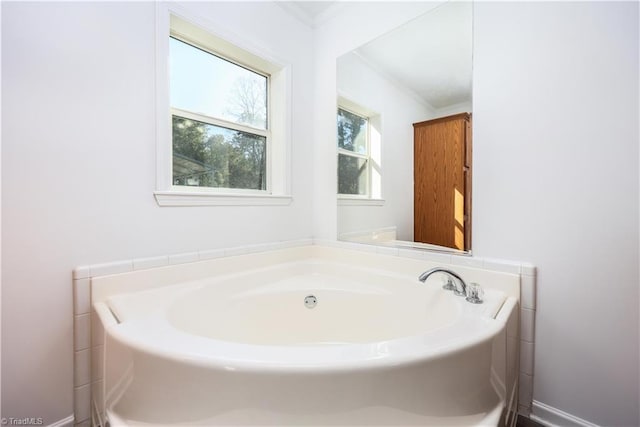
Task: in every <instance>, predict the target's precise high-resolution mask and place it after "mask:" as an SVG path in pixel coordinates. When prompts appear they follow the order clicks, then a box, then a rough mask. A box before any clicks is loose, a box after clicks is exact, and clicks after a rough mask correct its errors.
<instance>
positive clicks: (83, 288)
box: [73, 278, 91, 314]
mask: <svg viewBox="0 0 640 427" xmlns="http://www.w3.org/2000/svg"><path fill="white" fill-rule="evenodd" d="M90 311H91V285H90V283H89V278H84V279H75V280H74V281H73V314H85V313H89V312H90Z"/></svg>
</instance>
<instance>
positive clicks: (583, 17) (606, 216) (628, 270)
mask: <svg viewBox="0 0 640 427" xmlns="http://www.w3.org/2000/svg"><path fill="white" fill-rule="evenodd" d="M356 7H357V6H356ZM360 7H361V9H362V10H361V11H360V12H362V13H363V14H366V13H369V12H367V10H366V9H367V8H368V5H366V4H361V5H360ZM384 7H387V8H388V12H389V14H390V16H392V17H394V18H397V15H394V12H393V10H394V5H388V4H387V5H385V4H378V5H377V8H376V9H375V10H376V13H380V12H381V10H382V9H383V8H384ZM349 12H350V13H351V14H352V15H351V16H352V17H353V16H358V13H359V11H357V10H356V9H350V10H349ZM416 12H419V11H416ZM346 19H348V17H346V16H342V17H338V18H336V19H334V20H333V22H330V23H327V24H326V25H325V27H323V28H321V29H320V31H318V35H319V36H321V37H324V38H325V39H326V40H325V41H324V43H322V41H319V40H316V45H318V46H322V47H324V48H325V50H324V51H323V50H321V49H320V50H318V52H317V53H316V55H317V56H316V58H317V59H316V65H317V67H318V69H322V71H323V72H329V71H330V66H331V64H330V63H331V61H332V60H333V61H335V58H336V57H337V56H339V55H336V54H335V52H336V51H338V50H339V49H338V48H337V47H335V46H334V49H333V54H334V57H333V58H331V53H332V51H331V49H330V47H331V46H333V43H334V42H335V40H336V39H338V40H340V39H342V40H344V39H346V40H349V41H352V42H353V43H355V44H356V45H357V44H358V43H363V42H366V41H368V39H365V40H363V39H362V37H361V36H362V34H361V33H360V32H358V31H357V30H354V29H351V28H349V29H344V28H343V27H342V26H340V23H341V22H344V21H340V20H346ZM396 22H397V21H396ZM349 31H351V33H350V32H349ZM318 35H317V37H318ZM347 44H348V43H347ZM327 46H328V47H327ZM322 54H324V56H321V55H322ZM638 71H639V70H638V4H637V3H598V2H591V3H558V2H555V3H519V2H518V3H487V2H477V3H475V6H474V95H473V100H474V101H473V104H474V105H473V107H474V177H473V180H474V181H473V192H474V193H473V197H474V209H473V212H474V214H473V233H474V235H473V242H474V243H473V250H474V254H477V255H478V256H483V257H495V258H503V259H514V260H522V261H529V262H532V263H534V264H535V265H537V266H538V295H537V299H538V306H537V307H538V311H537V319H536V322H537V325H536V328H537V329H536V349H535V350H536V351H535V352H536V360H535V377H534V378H535V383H534V390H533V398H534V400H536V401H539V402H542V403H544V404H546V405H550V406H552V407H554V408H557V409H560V410H562V411H565V412H567V413H569V414H572V415H574V416H577V417H580V418H582V419H585V420H588V421H590V422H592V423H596V424H600V425H603V426H614V425H616V426H622V425H629V426H630V425H638V424H639V422H640V419H639V414H638V403H639V394H638V378H639V377H638V364H639V360H638V344H639V343H638V283H639V276H638V255H639V250H638V237H639V235H638V217H639V212H638V195H639V186H638V178H639V177H638V167H639V163H638V158H639V153H638V137H639V135H638V115H639V111H638V89H639V88H638ZM331 83H332V82H331V81H330V78H327V77H326V76H325V77H324V79H317V80H316V96H318V98H317V99H316V108H317V111H316V112H317V115H318V116H319V117H324V114H325V111H324V110H323V104H327V105H329V106H330V100H329V99H322V93H323V91H326V92H328V91H329V89H330V84H331ZM327 115H328V113H327ZM327 122H328V120H327ZM316 125H317V126H318V127H317V129H316V133H317V134H318V135H325V132H328V130H329V129H330V127H329V124H328V123H325V122H323V120H318V121H317V122H316ZM325 129H326V131H325ZM322 142H323V141H320V140H319V141H317V144H321V143H322ZM329 146H330V144H329V143H327V144H326V147H327V148H326V150H327V151H328V150H329V148H328V147H329ZM316 151H317V152H318V153H319V155H318V156H317V158H316V159H315V160H316V165H317V166H316V179H318V180H322V179H329V178H330V177H329V176H326V177H323V176H322V171H323V170H324V169H329V168H328V167H327V166H324V165H328V164H330V163H329V162H328V161H327V163H323V162H324V161H325V160H329V159H328V156H326V158H325V157H323V152H322V149H321V148H320V147H316ZM315 185H316V190H317V194H316V195H315V197H316V203H317V206H320V203H321V202H320V199H321V198H323V197H325V199H326V200H328V196H323V192H322V191H323V188H321V184H319V183H318V182H316V183H315ZM333 188H335V187H333ZM332 209H333V208H332V207H327V208H326V211H327V214H326V215H325V216H323V217H322V218H324V219H325V221H324V223H317V224H315V233H316V234H317V235H322V234H325V233H328V232H329V231H330V230H331V223H330V221H331V213H330V211H331V210H332ZM318 218H319V217H318Z"/></svg>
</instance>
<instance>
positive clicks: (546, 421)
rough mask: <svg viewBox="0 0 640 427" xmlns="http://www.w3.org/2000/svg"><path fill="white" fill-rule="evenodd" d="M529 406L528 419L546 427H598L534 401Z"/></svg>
mask: <svg viewBox="0 0 640 427" xmlns="http://www.w3.org/2000/svg"><path fill="white" fill-rule="evenodd" d="M531 406H532V407H531V415H529V418H531V419H532V420H533V421H535V422H538V423H540V424H542V425H544V426H547V427H556V426H562V427H599V426H598V425H597V424H593V423H591V422H589V421H587V420H583V419H582V418H578V417H576V416H574V415H571V414H568V413H566V412H564V411H561V410H560V409H556V408H554V407H553V406H549V405H545V404H544V403H541V402H538V401H535V400H534V401H533V403H532V405H531Z"/></svg>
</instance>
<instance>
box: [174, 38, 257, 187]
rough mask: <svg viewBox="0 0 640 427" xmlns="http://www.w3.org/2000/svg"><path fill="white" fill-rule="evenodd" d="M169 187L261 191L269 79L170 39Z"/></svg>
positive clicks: (197, 48)
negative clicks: (170, 154) (171, 149)
mask: <svg viewBox="0 0 640 427" xmlns="http://www.w3.org/2000/svg"><path fill="white" fill-rule="evenodd" d="M169 56H170V71H169V75H170V83H169V87H170V99H171V119H172V146H173V162H172V166H173V167H172V170H173V185H175V186H196V187H214V188H238V189H245V190H266V189H267V173H266V169H267V162H266V155H267V144H268V143H269V130H268V125H267V123H268V122H267V117H268V108H267V105H268V102H267V92H268V85H269V76H266V75H263V74H261V73H258V72H255V71H253V70H250V69H248V68H246V67H243V66H240V65H238V64H235V63H233V62H231V61H229V60H227V59H225V58H222V57H219V56H217V55H214V54H213V53H212V52H209V51H207V50H205V49H203V48H202V47H200V46H196V45H194V44H191V43H187V42H185V41H183V40H180V39H178V38H177V37H171V40H170V55H169Z"/></svg>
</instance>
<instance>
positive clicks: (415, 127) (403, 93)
mask: <svg viewBox="0 0 640 427" xmlns="http://www.w3.org/2000/svg"><path fill="white" fill-rule="evenodd" d="M471 81H472V5H471V3H470V2H447V3H445V4H443V5H441V6H439V7H437V8H436V9H433V10H431V11H430V12H428V13H426V14H425V15H423V16H421V17H419V18H417V19H415V20H413V21H411V22H409V23H407V24H405V25H403V26H401V27H399V28H397V29H395V30H393V31H391V32H389V33H387V34H385V35H383V36H381V37H379V38H377V39H375V40H373V41H371V42H369V43H367V44H365V45H363V46H361V47H359V48H358V49H356V50H354V51H351V52H349V53H347V54H345V55H343V56H341V57H340V58H338V62H337V86H338V87H337V91H338V110H337V142H336V146H337V163H338V189H337V192H338V238H339V239H340V240H348V241H355V242H359V243H371V244H376V245H385V246H395V247H414V248H415V247H417V248H424V249H432V250H441V251H456V252H458V251H463V252H469V251H470V250H471V223H470V220H471V158H472V156H471V90H472V88H471Z"/></svg>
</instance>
